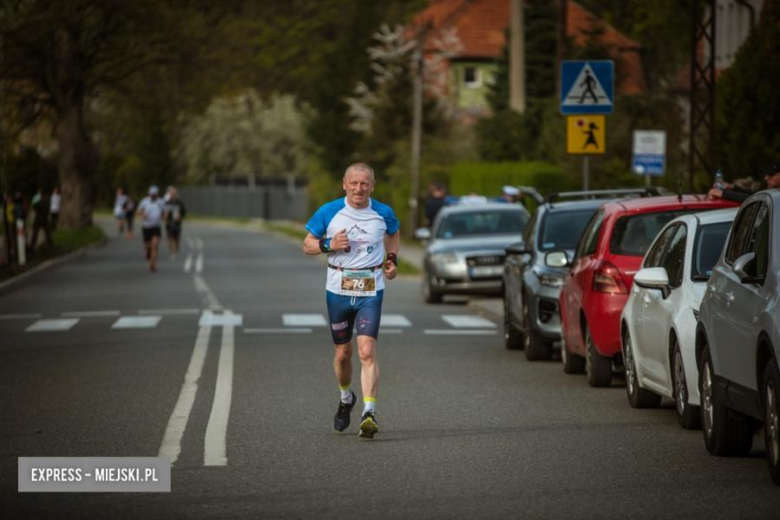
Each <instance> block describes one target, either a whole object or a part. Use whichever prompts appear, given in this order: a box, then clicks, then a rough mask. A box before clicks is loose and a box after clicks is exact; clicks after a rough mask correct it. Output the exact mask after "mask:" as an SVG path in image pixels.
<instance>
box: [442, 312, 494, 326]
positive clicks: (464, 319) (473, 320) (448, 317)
mask: <svg viewBox="0 0 780 520" xmlns="http://www.w3.org/2000/svg"><path fill="white" fill-rule="evenodd" d="M441 319H443V320H444V321H446V322H447V324H448V325H451V326H452V327H455V328H459V329H460V328H479V327H485V328H495V326H496V324H495V323H493V322H492V321H490V320H486V319H485V318H482V317H480V316H469V315H463V314H443V315H442V317H441Z"/></svg>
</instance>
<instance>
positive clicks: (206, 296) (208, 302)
mask: <svg viewBox="0 0 780 520" xmlns="http://www.w3.org/2000/svg"><path fill="white" fill-rule="evenodd" d="M193 281H194V282H195V290H196V291H198V294H199V295H200V298H201V300H203V303H204V305H205V306H206V307H208V308H209V309H211V310H212V311H221V310H222V305H220V303H219V300H217V297H216V296H215V295H214V292H213V291H212V290H211V289H210V288H209V286H208V284H207V283H206V280H204V279H203V277H202V276H201V275H199V274H196V275H195V276H194V277H193Z"/></svg>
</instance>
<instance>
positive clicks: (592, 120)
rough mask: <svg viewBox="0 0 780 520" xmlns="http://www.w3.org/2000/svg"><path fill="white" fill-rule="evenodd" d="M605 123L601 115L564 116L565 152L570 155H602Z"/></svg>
mask: <svg viewBox="0 0 780 520" xmlns="http://www.w3.org/2000/svg"><path fill="white" fill-rule="evenodd" d="M606 138H607V121H606V118H605V117H604V116H603V115H591V116H566V152H567V153H570V154H577V155H583V154H587V155H590V154H600V153H604V149H605V147H606Z"/></svg>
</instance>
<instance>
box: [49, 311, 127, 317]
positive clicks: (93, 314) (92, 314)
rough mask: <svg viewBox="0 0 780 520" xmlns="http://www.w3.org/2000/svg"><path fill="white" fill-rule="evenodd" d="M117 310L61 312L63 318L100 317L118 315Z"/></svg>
mask: <svg viewBox="0 0 780 520" xmlns="http://www.w3.org/2000/svg"><path fill="white" fill-rule="evenodd" d="M120 314H121V313H120V312H119V311H84V312H63V313H62V317H63V318H100V317H104V316H119V315H120Z"/></svg>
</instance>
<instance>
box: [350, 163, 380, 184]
mask: <svg viewBox="0 0 780 520" xmlns="http://www.w3.org/2000/svg"><path fill="white" fill-rule="evenodd" d="M349 170H357V171H361V172H366V173H369V174H370V175H371V181H372V182H376V177H374V170H373V169H372V168H371V166H369V165H368V164H367V163H364V162H356V163H354V164H350V165H349V166H347V169H346V170H344V178H345V179H346V178H347V173H349Z"/></svg>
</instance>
